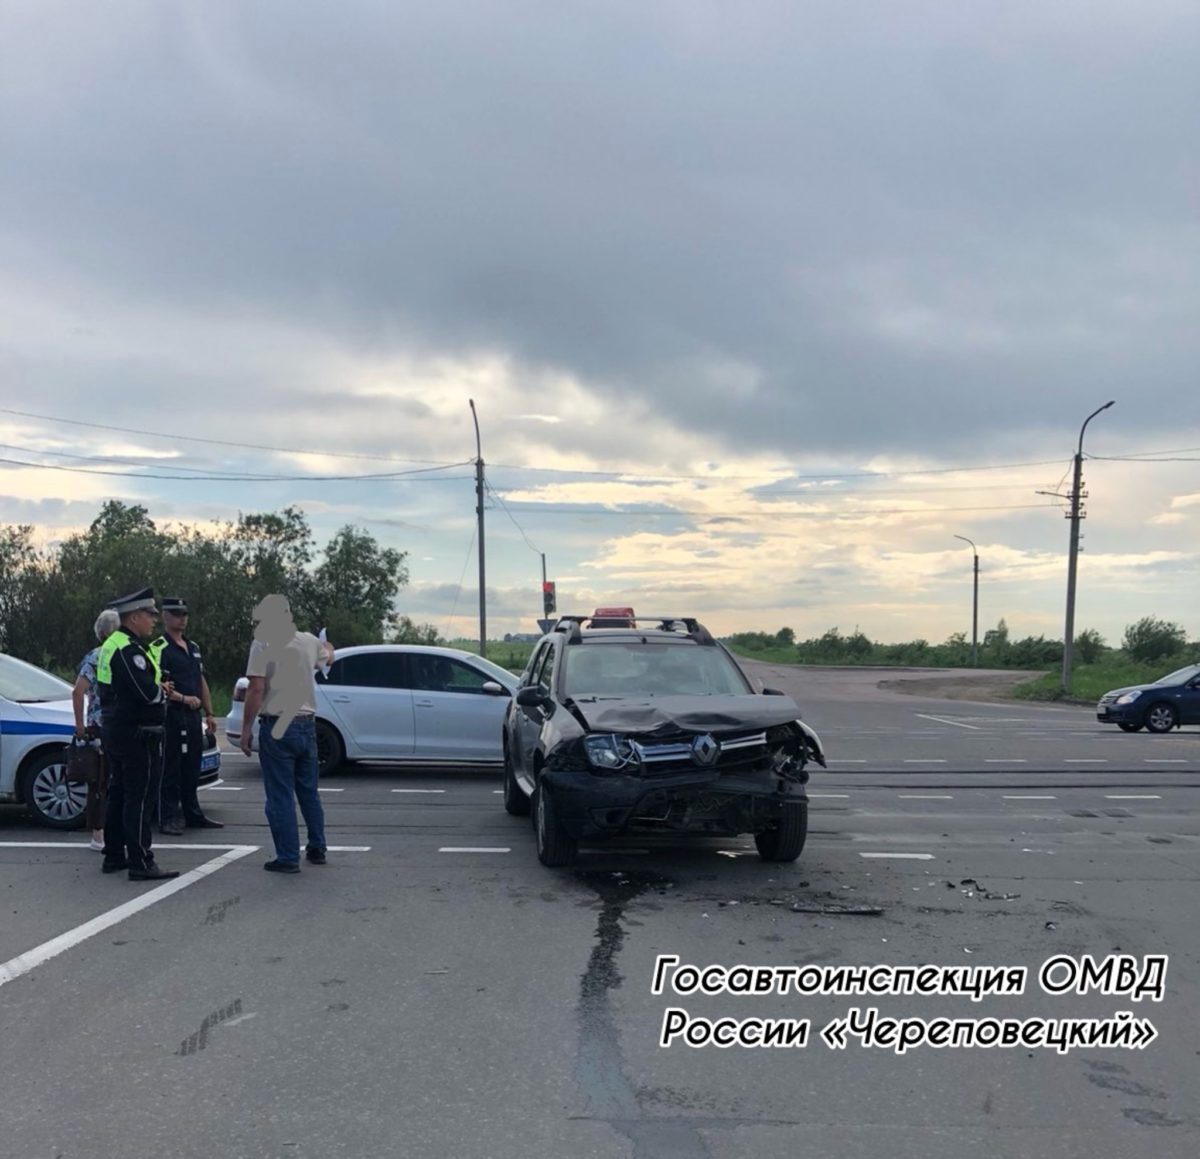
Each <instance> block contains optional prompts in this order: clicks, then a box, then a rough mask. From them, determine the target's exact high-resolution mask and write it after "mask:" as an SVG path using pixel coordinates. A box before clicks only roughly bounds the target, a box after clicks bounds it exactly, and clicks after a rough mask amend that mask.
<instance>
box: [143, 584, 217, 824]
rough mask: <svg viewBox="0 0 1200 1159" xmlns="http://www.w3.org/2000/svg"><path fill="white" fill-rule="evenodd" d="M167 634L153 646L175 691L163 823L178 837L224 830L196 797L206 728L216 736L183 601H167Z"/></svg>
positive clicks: (168, 734)
mask: <svg viewBox="0 0 1200 1159" xmlns="http://www.w3.org/2000/svg"><path fill="white" fill-rule="evenodd" d="M162 613H163V625H164V627H165V628H166V631H165V632H164V633H163V634H162V635H161V636H159V637H158V639H156V640H155V641H154V643H152V644H151V645H150V655H151V656H152V657H153V658H154V659H155V661H156V662H157V663H158V667H159V670H160V671H161V673H162V678H163V680H164V681H167V682H169V683H170V684H172V685H173V686H174V687H173V689H172V691H170V692H168V693H167V721H166V727H167V731H166V735H165V737H164V744H163V774H162V788H161V791H160V792H159V797H158V810H157V814H158V823H159V828H160V829H161V831H162V832H163V833H167V834H170V835H172V836H175V837H177V836H179V835H180V834H181V833H182V832H183V829H184V826H185V825H186V826H187V827H188V828H189V829H223V828H224V827H225V826H224V825H222V824H221V822H220V821H213V820H211V819H210V818H208V817H206V816H205V815H204V813H203V811H202V810H201V808H200V799H199V797H198V795H197V793H196V790H197V788H198V787H199V783H200V755H201V753H202V751H203V749H204V732H203V730H202V729H201V727H200V713H201V710H203V711H204V713H205V724H206V726H207V727H208V730H209V731H215V727H216V725H215V721H214V720H213V714H212V698H211V695H210V693H209V689H208V682H207V681H206V680H205V678H204V662H203V659H202V657H201V654H200V647H199V645H198V644H197V643H196V641H195V640H193V639H191V638H190V637H188V636H185V635H184V632H185V631H186V630H187V622H188V607H187V603H186V602H185V601H184V600H183V599H182V598H181V597H180V596H163V601H162Z"/></svg>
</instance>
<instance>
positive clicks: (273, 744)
mask: <svg viewBox="0 0 1200 1159" xmlns="http://www.w3.org/2000/svg"><path fill="white" fill-rule="evenodd" d="M274 727H275V720H274V718H268V719H266V720H262V721H259V728H258V759H259V764H260V765H261V766H262V775H263V788H264V789H265V791H266V795H267V807H266V814H267V824H268V825H270V827H271V837H272V839H273V840H274V842H275V857H276V858H277V859H278V860H279V861H285V862H288V863H289V864H291V865H298V864H299V862H300V830H299V827H298V826H297V824H296V805H295V802H294V801H293V797H294V798H295V801H298V802H299V803H300V812H301V813H303V814H304V822H305V824H306V825H307V826H308V848H309V849H316V850H319V851H320V852H322V853H324V852H325V810H324V809H323V808H322V807H321V798H320V796H319V795H318V794H317V732H316V725H315V722H314V719H313V718H312V717H311V716H298V717H296V719H295V720H293V721H292V723H291V724H289V725H288V727H287V731H286V732H285V733H284V734H283V736H282V737H281V738H280V739H279V740H276V739H275V738H274V737H273V736H272V735H271V730H272V729H273V728H274Z"/></svg>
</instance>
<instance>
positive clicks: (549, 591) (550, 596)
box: [542, 580, 558, 617]
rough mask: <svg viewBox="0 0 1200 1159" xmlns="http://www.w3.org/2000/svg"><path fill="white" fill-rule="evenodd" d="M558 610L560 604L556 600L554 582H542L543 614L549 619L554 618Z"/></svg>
mask: <svg viewBox="0 0 1200 1159" xmlns="http://www.w3.org/2000/svg"><path fill="white" fill-rule="evenodd" d="M557 609H558V604H557V603H556V601H555V599H554V581H553V580H544V581H543V582H542V614H543V615H545V616H547V617H549V616H552V615H553V614H554V613H555V611H557Z"/></svg>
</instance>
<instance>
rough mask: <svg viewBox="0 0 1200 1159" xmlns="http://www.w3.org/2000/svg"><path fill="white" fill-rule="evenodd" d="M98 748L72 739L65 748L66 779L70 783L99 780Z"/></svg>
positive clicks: (97, 781) (78, 783)
mask: <svg viewBox="0 0 1200 1159" xmlns="http://www.w3.org/2000/svg"><path fill="white" fill-rule="evenodd" d="M101 759H102V758H101V756H100V750H99V749H98V748H96V746H95V745H90V744H86V743H83V744H81V743H80V742H79V741H73V742H72V743H71V745H70V746H69V747H68V748H67V781H68V783H70V784H72V785H96V784H99V782H100V761H101Z"/></svg>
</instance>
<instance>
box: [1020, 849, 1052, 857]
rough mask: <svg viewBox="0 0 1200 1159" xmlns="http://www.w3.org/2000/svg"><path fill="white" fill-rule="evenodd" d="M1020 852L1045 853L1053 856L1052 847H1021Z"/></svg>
mask: <svg viewBox="0 0 1200 1159" xmlns="http://www.w3.org/2000/svg"><path fill="white" fill-rule="evenodd" d="M1021 852H1022V853H1045V854H1046V855H1047V856H1048V857H1053V856H1054V850H1053V849H1022V850H1021Z"/></svg>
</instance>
